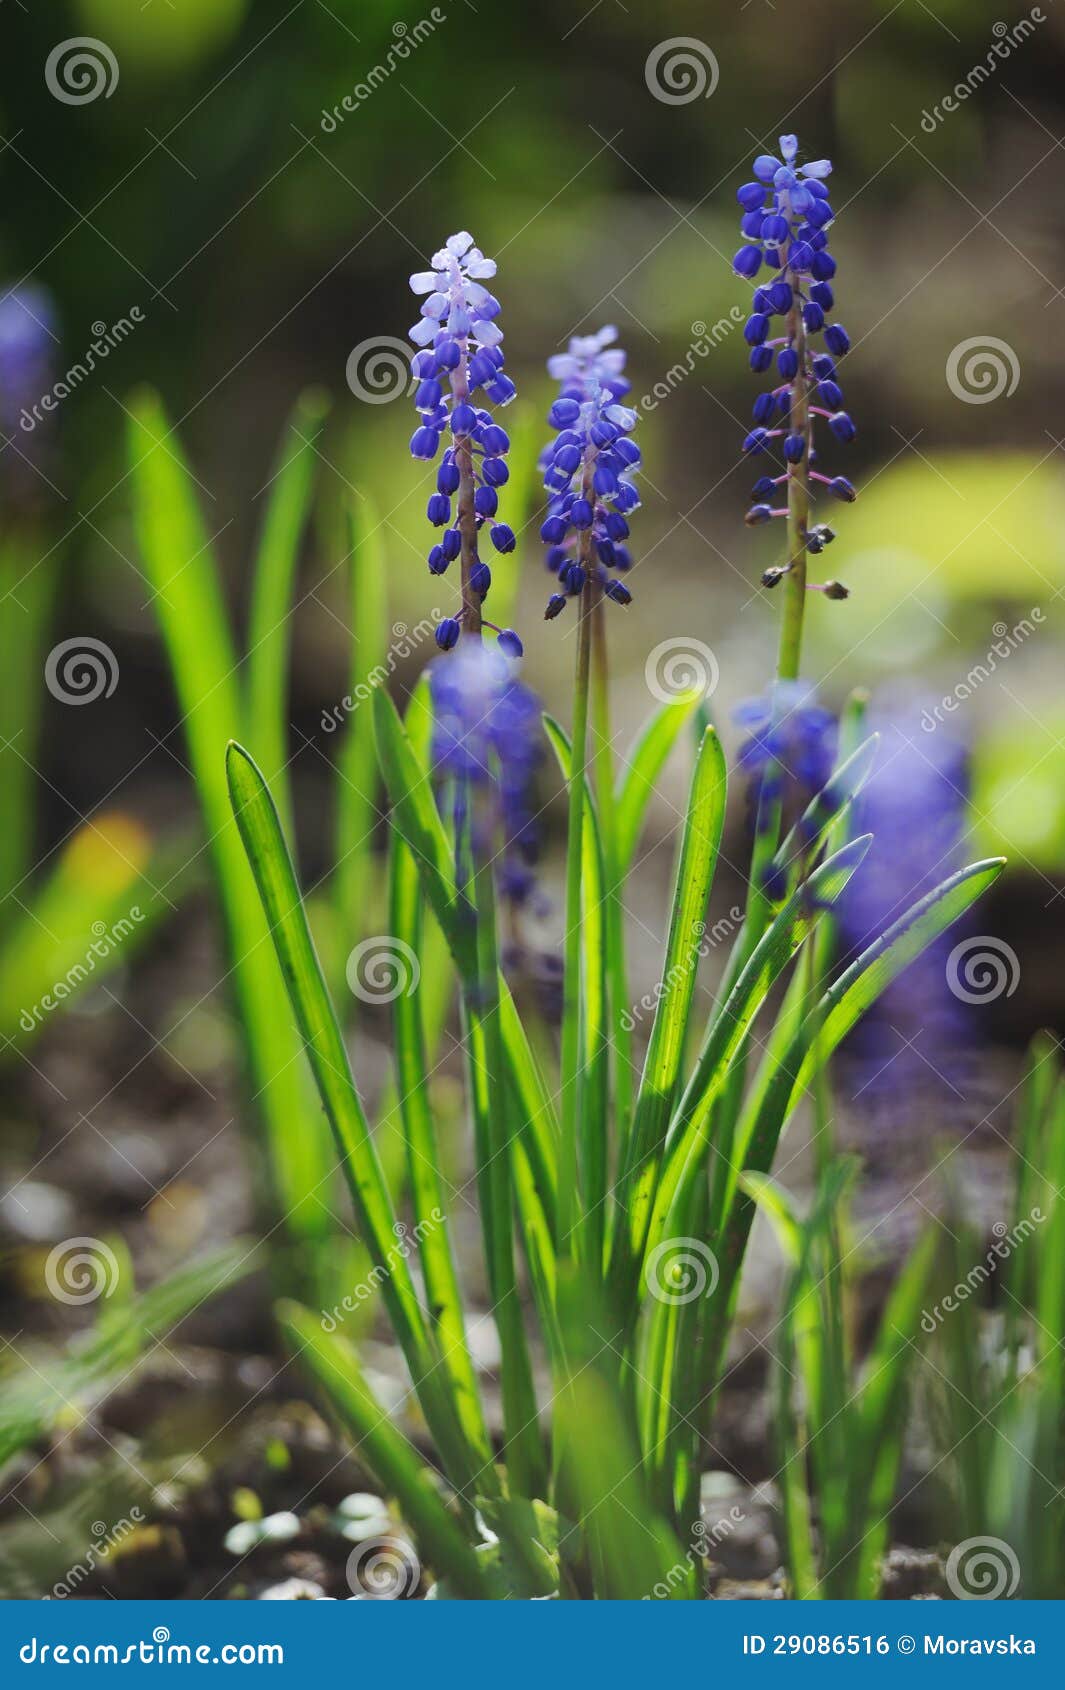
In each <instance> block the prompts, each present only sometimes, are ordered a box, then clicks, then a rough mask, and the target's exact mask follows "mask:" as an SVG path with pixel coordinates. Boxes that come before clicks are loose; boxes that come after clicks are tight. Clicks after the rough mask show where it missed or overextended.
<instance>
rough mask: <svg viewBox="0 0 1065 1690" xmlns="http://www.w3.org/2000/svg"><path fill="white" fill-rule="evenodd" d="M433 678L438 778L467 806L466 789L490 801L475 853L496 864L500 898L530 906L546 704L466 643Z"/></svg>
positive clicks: (475, 820)
mask: <svg viewBox="0 0 1065 1690" xmlns="http://www.w3.org/2000/svg"><path fill="white" fill-rule="evenodd" d="M430 675H431V678H432V679H431V684H432V698H433V749H432V756H433V768H434V773H435V774H436V775H437V776H438V777H439V778H441V779H442V780H443V781H444V782H452V783H453V784H454V788H455V797H456V799H457V800H458V802H459V803H460V804H462V803H464V798H463V797H462V794H463V791H464V789H465V787H466V785H467V783H468V784H469V785H472V786H473V787H476V788H478V789H479V790H480V791H481V792H483V793H484V794H486V795H487V796H488V799H489V802H488V803H487V804H485V805H481V806H479V807H478V809H477V811H476V812H475V814H474V816H473V817H472V818H471V823H472V825H473V826H474V828H475V832H476V837H475V838H474V848H475V850H476V851H477V852H478V853H479V854H480V855H481V856H482V857H494V858H496V860H497V866H498V879H499V887H500V891H501V892H502V893H503V895H504V896H505V897H508V898H510V899H511V900H512V901H513V902H515V903H523V902H524V901H525V900H526V898H527V897H528V895H529V893H530V892H531V890H532V887H533V884H534V877H533V865H534V863H535V861H536V857H537V851H538V845H539V836H538V831H537V828H536V824H535V810H534V807H533V803H532V796H531V795H532V783H533V778H534V775H535V773H536V769H537V766H538V764H539V763H540V760H541V757H542V755H543V736H542V733H541V730H540V721H541V711H542V706H541V704H540V700H539V699H538V698H537V696H536V694H535V693H534V692H533V691H532V690H531V688H529V687H527V686H525V685H524V684H523V683H522V682H521V681H519V680H517V679H516V678H515V675H514V671H513V666H512V665H511V664H510V663H509V662H508V661H507V658H506V657H505V656H504V655H502V654H501V653H500V652H499V651H497V650H493V649H492V648H491V647H489V646H485V645H483V644H482V643H481V641H480V640H463V642H462V644H461V645H460V646H459V649H458V651H457V652H456V653H455V656H454V657H453V658H451V659H449V661H448V662H447V663H434V664H433V665H432V667H431V669H430Z"/></svg>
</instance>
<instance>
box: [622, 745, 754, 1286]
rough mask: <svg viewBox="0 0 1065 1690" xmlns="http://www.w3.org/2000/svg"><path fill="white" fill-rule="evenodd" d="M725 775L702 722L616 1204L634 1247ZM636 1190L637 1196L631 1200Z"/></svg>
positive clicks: (676, 1069)
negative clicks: (655, 996)
mask: <svg viewBox="0 0 1065 1690" xmlns="http://www.w3.org/2000/svg"><path fill="white" fill-rule="evenodd" d="M727 781H728V776H727V771H726V767H725V756H724V752H723V751H722V749H721V742H720V740H719V739H718V737H717V734H716V733H715V732H714V730H713V728H707V729H706V730H705V732H704V734H703V737H702V743H701V744H700V747H699V752H698V756H697V758H696V762H695V769H694V771H693V774H692V783H691V791H690V794H689V798H688V808H687V812H686V815H685V818H684V831H683V834H682V836H681V846H680V855H679V857H678V860H677V873H676V879H675V881H674V887H673V899H672V904H671V909H670V920H669V935H668V938H667V940H666V954H665V959H664V965H663V971H662V980H661V985H660V987H659V993H660V995H659V996H658V1000H657V1003H656V1006H655V1017H654V1023H653V1025H652V1028H651V1038H650V1042H649V1044H648V1047H647V1057H646V1060H645V1063H644V1070H643V1076H642V1078H641V1081H640V1089H639V1093H638V1095H637V1099H636V1113H635V1117H634V1120H633V1128H632V1136H631V1140H630V1148H629V1157H628V1162H627V1165H626V1168H625V1170H624V1173H623V1176H622V1180H621V1183H620V1195H619V1203H620V1206H621V1209H622V1211H623V1212H627V1213H628V1215H629V1217H630V1218H631V1219H632V1221H633V1222H634V1223H635V1224H634V1226H633V1229H632V1231H631V1232H630V1233H629V1235H628V1241H629V1246H630V1248H631V1250H632V1252H633V1253H636V1252H638V1251H639V1249H640V1247H641V1246H642V1242H643V1232H642V1228H643V1225H644V1223H645V1220H646V1215H647V1210H648V1206H649V1203H650V1200H651V1196H652V1193H653V1191H654V1187H655V1183H656V1180H657V1175H658V1164H659V1157H660V1154H661V1150H662V1146H663V1143H664V1140H665V1134H666V1127H667V1124H668V1122H669V1117H670V1112H671V1110H672V1108H673V1105H674V1100H675V1093H676V1089H677V1083H678V1080H679V1076H680V1067H681V1062H682V1060H683V1057H684V1047H685V1039H686V1036H687V1031H688V1021H689V1017H690V1015H691V1005H692V998H693V995H694V992H695V981H696V975H697V973H698V969H699V961H700V958H701V956H702V948H703V941H704V936H705V932H706V922H705V917H706V907H707V903H708V901H709V898H710V891H711V888H712V886H713V879H714V869H715V867H716V864H717V855H718V851H719V849H720V846H721V830H722V827H723V825H724V819H725V801H726V796H727ZM634 1188H635V1196H634V1198H632V1199H631V1200H630V1197H631V1194H632V1193H633V1191H634ZM624 1236H625V1234H624V1231H623V1230H619V1233H618V1235H617V1239H618V1243H617V1247H618V1248H619V1249H621V1248H623V1244H622V1240H623V1239H624Z"/></svg>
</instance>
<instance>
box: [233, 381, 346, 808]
mask: <svg viewBox="0 0 1065 1690" xmlns="http://www.w3.org/2000/svg"><path fill="white" fill-rule="evenodd" d="M327 409H328V400H327V399H326V398H325V396H324V395H323V394H320V393H306V394H304V395H303V396H302V398H301V399H299V400H298V401H297V404H296V406H295V408H294V410H293V412H292V415H291V416H290V417H289V419H288V422H287V424H286V428H285V433H284V436H283V439H282V443H281V450H280V453H279V456H278V463H277V465H276V467H275V469H274V473H273V475H272V476H271V478H270V481H269V483H268V485H269V489H270V491H269V494H268V497H267V504H266V514H265V516H264V517H263V524H262V532H261V534H260V537H259V548H258V551H257V553H256V557H255V566H254V570H253V573H252V594H251V613H250V618H249V624H248V673H247V689H248V690H247V704H248V713H247V723H248V731H249V733H250V735H251V739H252V750H253V751H254V753H255V756H256V759H257V761H258V764H259V767H260V768H261V769H262V771H263V775H264V777H265V778H266V780H267V781H269V783H270V786H271V789H272V790H273V792H274V793H275V795H276V799H277V805H278V809H279V810H280V812H281V815H282V817H283V819H284V822H285V825H286V827H288V828H289V829H291V827H292V800H291V793H290V790H289V778H288V736H287V725H288V711H287V709H286V702H287V693H288V687H287V681H288V653H289V646H290V642H291V615H292V593H293V588H294V585H295V580H296V564H297V561H298V558H299V546H300V539H301V537H302V535H303V529H304V525H305V523H306V520H307V511H308V508H309V505H310V499H311V488H312V486H313V482H314V471H315V466H316V464H317V462H318V458H317V454H316V452H315V450H314V437H315V435H316V434H318V433H319V432H320V431H321V427H322V423H323V421H324V418H325V414H326V411H327ZM236 727H237V725H236V724H235V723H234V725H233V729H232V730H231V731H236Z"/></svg>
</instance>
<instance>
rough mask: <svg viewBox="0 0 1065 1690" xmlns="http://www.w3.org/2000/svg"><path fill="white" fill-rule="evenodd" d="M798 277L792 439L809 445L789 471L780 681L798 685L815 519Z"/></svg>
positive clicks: (792, 323)
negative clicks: (797, 437)
mask: <svg viewBox="0 0 1065 1690" xmlns="http://www.w3.org/2000/svg"><path fill="white" fill-rule="evenodd" d="M798 280H799V278H798V277H797V276H794V275H793V276H792V278H791V281H792V286H793V287H794V289H795V302H794V304H793V305H792V308H791V311H790V313H789V316H788V334H789V336H790V339H791V344H792V345H793V346H794V348H795V351H796V353H797V355H798V359H799V368H798V372H797V374H796V376H795V379H794V381H793V382H792V387H791V411H790V413H789V419H788V433H789V434H801V435H802V437H803V439H804V441H805V442H806V449H805V451H804V452H803V455H802V461H801V463H798V464H792V465H791V466H790V468H789V470H788V573H787V575H786V576H785V577H784V612H783V616H782V617H781V623H780V647H779V651H778V653H777V679H778V681H797V680H798V678H799V668H800V665H801V661H802V626H803V616H804V614H805V611H806V530H807V524H808V521H809V516H810V449H811V447H812V445H813V440H812V425H811V417H810V392H809V385H808V380H807V370H806V326H805V324H804V323H803V319H802V307H801V305H800V303H799V293H798Z"/></svg>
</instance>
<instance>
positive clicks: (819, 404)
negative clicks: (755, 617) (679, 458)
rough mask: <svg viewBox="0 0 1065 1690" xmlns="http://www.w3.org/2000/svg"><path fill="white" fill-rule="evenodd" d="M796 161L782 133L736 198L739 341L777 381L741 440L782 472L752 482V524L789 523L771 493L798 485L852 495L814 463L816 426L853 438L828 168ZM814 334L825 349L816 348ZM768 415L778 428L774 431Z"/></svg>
mask: <svg viewBox="0 0 1065 1690" xmlns="http://www.w3.org/2000/svg"><path fill="white" fill-rule="evenodd" d="M798 159H799V142H798V138H797V136H795V135H782V136H781V137H780V154H779V157H778V156H775V155H773V154H771V153H762V154H761V155H760V156H759V157H758V158H756V159H755V161H754V165H753V168H752V176H753V180H752V181H750V182H745V183H744V184H743V186H742V187H741V188H739V189H738V190H737V194H736V198H737V200H738V201H739V204H740V206H741V208H742V212H743V215H742V217H741V219H740V229H741V232H742V234H743V237H744V242H745V244H744V245H743V246H741V247H740V249H739V251H738V252H737V254H736V256H735V258H734V259H733V262H732V267H733V269H734V271H735V273H736V274H737V275H738V276H742V277H744V278H745V279H746V280H748V281H755V279H756V278H757V283H756V287H755V292H754V299H753V301H752V307H751V315H750V316H749V317H748V319H747V322H746V324H745V327H744V338H745V340H746V341H747V343H748V345H749V346H750V347H751V348H752V351H751V359H750V362H751V368H752V369H753V370H754V371H755V372H756V373H762V374H766V373H768V372H769V371H770V370H771V369H772V368H773V365H774V363H775V365H776V374H777V376H778V378H779V382H780V384H782V385H777V386H775V387H772V388H770V389H769V391H767V392H765V393H762V394H759V396H758V398H757V399H756V401H755V404H754V417H753V420H754V424H755V426H754V428H753V429H752V430H751V431H750V433H749V434H748V435H747V436H746V438H745V439H744V442H743V450H744V452H746V453H747V454H748V455H750V456H762V455H765V454H773V455H774V456H779V458H781V459H783V462H784V465H785V473H784V474H783V475H781V476H777V477H775V478H774V477H770V476H763V477H761V478H760V480H759V481H758V482H757V483H756V485H755V490H754V497H755V501H756V502H755V503H754V505H752V507H751V509H750V510H749V511H748V512H747V518H746V520H747V523H748V524H749V525H750V526H751V527H757V526H759V525H760V524H762V523H765V522H769V521H771V520H772V519H773V518H774V517H784V518H787V516H788V510H789V504H790V502H791V501H790V500H789V496H788V491H785V493H784V494H783V496H781V497H780V498H779V499H778V500H776V501H775V502H767V501H770V495H771V493H772V491H774V490H775V489H776V488H777V487H783V488H785V489H786V490H790V488H791V486H792V483H793V482H794V481H795V480H796V479H797V478H798V479H799V480H801V483H802V485H803V487H804V490H805V494H806V502H807V503H809V502H811V501H812V500H813V499H814V497H815V496H816V493H817V490H818V489H819V488H822V487H823V488H824V490H825V492H826V493H827V494H829V496H830V497H832V498H835V499H841V500H842V501H843V502H844V503H847V504H851V503H853V501H854V499H855V498H856V496H857V495H856V493H855V490H854V487H853V486H852V484H851V482H850V481H848V480H847V478H846V477H845V476H841V475H837V476H832V475H826V474H823V473H822V471H821V470H820V468H816V467H814V466H815V465H816V464H817V462H818V458H819V449H818V445H817V440H816V436H817V432H818V425H819V424H823V425H824V426H825V427H827V430H828V432H829V434H830V435H831V436H832V437H833V438H834V439H835V440H836V441H839V442H842V443H843V444H844V445H846V444H849V443H850V441H852V440H853V439H854V438H855V435H856V433H857V429H856V427H855V423H854V420H853V418H852V417H851V415H850V413H849V412H848V411H846V410H845V409H844V403H843V389H842V387H841V386H840V385H839V381H838V377H837V368H836V359H838V358H842V357H843V356H844V355H845V353H846V352H847V351H849V349H850V338H849V336H848V334H847V331H846V329H845V328H844V327H843V325H842V323H837V322H830V321H829V316H828V314H829V313H830V312H831V311H832V309H833V306H834V304H835V296H834V293H833V288H832V285H831V284H832V279H833V277H834V276H835V273H836V261H835V259H834V258H833V257H832V255H831V253H830V252H829V250H828V238H829V229H830V227H831V225H832V222H833V218H834V213H833V210H832V204H831V201H830V199H829V197H828V188H827V186H826V182H827V179H828V177H829V176H830V175H831V173H832V165H831V162H830V161H829V160H828V159H825V158H822V159H815V160H813V161H811V162H808V163H806V164H800V163H799V162H798ZM778 323H779V327H778ZM819 335H820V336H822V337H823V342H824V346H825V348H826V350H825V351H822V350H821V349H820V347H818V345H817V343H816V338H815V337H817V336H819ZM775 418H777V419H779V426H774V419H775ZM803 508H805V505H804V506H803ZM831 537H832V531H831V529H827V530H826V529H825V528H824V526H823V525H818V526H809V527H808V529H807V531H806V536H805V545H806V550H807V551H810V552H815V553H816V552H821V551H823V549H824V547H825V545H826V544H827V543H828V539H829V538H831ZM800 544H801V542H800ZM792 567H793V565H792V564H788V565H785V566H784V567H782V568H774V569H768V570H766V571H765V574H764V575H763V577H762V580H763V585H765V586H768V587H772V586H776V585H777V583H778V582H779V581H780V580H782V579H783V577H784V576H785V575H786V574H788V572H789V570H790V569H791V568H792ZM813 590H816V591H819V592H823V593H825V594H826V596H827V597H829V598H845V597H846V596H847V593H846V589H845V588H842V587H841V586H840V583H839V582H837V581H830V582H828V583H827V584H826V585H824V586H821V587H817V588H815V589H813Z"/></svg>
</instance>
